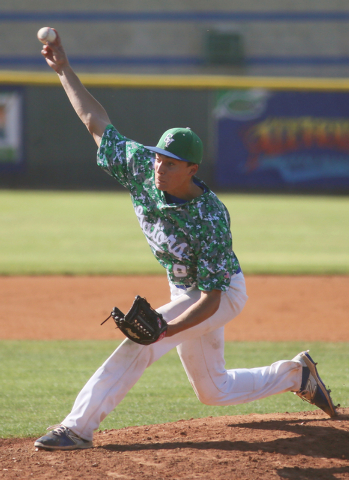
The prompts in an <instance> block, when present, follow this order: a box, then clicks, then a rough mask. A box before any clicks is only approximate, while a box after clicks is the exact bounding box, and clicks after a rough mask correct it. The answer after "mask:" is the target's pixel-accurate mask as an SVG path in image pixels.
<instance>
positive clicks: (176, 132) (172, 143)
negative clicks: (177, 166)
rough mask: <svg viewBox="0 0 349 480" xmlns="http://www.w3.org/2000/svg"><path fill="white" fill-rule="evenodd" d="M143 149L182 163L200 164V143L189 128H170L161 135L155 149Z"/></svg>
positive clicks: (201, 151)
mask: <svg viewBox="0 0 349 480" xmlns="http://www.w3.org/2000/svg"><path fill="white" fill-rule="evenodd" d="M145 148H147V149H148V150H151V151H152V152H156V153H159V154H161V155H166V156H167V157H171V158H175V159H176V160H183V161H184V162H193V163H197V164H200V163H201V161H202V154H203V145H202V141H201V140H200V138H199V137H198V136H197V135H196V133H194V132H193V130H191V129H190V128H189V127H187V128H170V129H169V130H166V132H165V133H164V134H163V135H162V137H161V138H160V140H159V141H158V144H157V145H156V147H145Z"/></svg>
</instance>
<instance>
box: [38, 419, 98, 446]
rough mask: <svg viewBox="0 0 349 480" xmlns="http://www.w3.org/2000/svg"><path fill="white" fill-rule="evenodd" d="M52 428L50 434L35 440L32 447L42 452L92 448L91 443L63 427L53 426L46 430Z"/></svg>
mask: <svg viewBox="0 0 349 480" xmlns="http://www.w3.org/2000/svg"><path fill="white" fill-rule="evenodd" d="M52 428H53V430H52V432H50V433H48V434H47V435H44V436H43V437H41V438H38V439H37V440H36V442H35V443H34V447H36V448H38V449H44V450H76V449H79V448H92V447H93V444H92V442H90V441H89V440H84V439H83V438H81V437H79V436H78V435H76V434H75V433H74V432H72V431H71V430H70V429H69V428H67V427H65V426H64V425H54V426H53V427H49V428H48V429H47V430H50V429H52Z"/></svg>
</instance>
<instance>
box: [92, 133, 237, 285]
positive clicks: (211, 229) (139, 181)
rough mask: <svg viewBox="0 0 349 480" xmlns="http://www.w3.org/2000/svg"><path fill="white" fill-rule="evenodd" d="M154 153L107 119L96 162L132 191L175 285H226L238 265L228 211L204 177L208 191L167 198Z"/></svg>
mask: <svg viewBox="0 0 349 480" xmlns="http://www.w3.org/2000/svg"><path fill="white" fill-rule="evenodd" d="M154 159H155V153H153V152H151V151H150V150H147V149H146V147H144V146H143V145H141V144H139V143H136V142H134V141H132V140H129V139H128V138H126V137H124V136H123V135H121V134H120V133H119V132H118V131H117V130H116V129H115V128H114V127H113V126H112V125H108V126H107V128H106V130H105V132H104V135H103V138H102V142H101V145H100V147H99V150H98V153H97V163H98V165H99V166H100V167H102V168H103V169H104V170H105V171H106V172H107V173H109V174H110V175H111V176H113V177H115V178H116V179H117V180H118V181H119V182H120V183H121V184H122V185H123V186H124V187H126V188H127V189H128V190H129V191H130V193H131V198H132V202H133V206H134V210H135V212H136V215H137V217H138V220H139V223H140V226H141V228H142V230H143V233H144V235H145V237H146V239H147V241H148V243H149V246H150V248H151V250H152V252H153V254H154V255H155V257H156V259H157V260H158V261H159V262H160V264H161V265H162V266H163V267H165V268H166V270H167V276H168V279H169V281H170V282H171V283H173V284H174V285H178V286H181V285H185V286H187V287H188V286H196V287H197V288H199V289H200V290H204V291H211V290H214V289H218V290H226V289H227V288H228V286H229V283H230V277H231V275H233V274H234V273H236V272H238V271H240V267H239V262H238V260H237V258H236V256H235V255H234V252H233V251H232V238H231V233H230V218H229V213H228V211H227V209H226V207H225V206H224V205H223V203H222V202H221V201H220V200H219V199H218V198H217V196H216V195H215V194H214V193H213V192H212V191H211V190H210V189H209V188H208V187H206V185H205V184H204V183H203V182H200V181H199V182H200V184H201V187H202V188H203V189H204V191H205V193H203V194H202V195H200V196H199V197H197V198H195V199H193V200H190V201H188V202H185V203H182V204H168V203H167V201H166V198H165V195H164V192H162V191H161V190H158V189H157V188H156V186H155V181H154Z"/></svg>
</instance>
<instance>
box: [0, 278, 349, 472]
mask: <svg viewBox="0 0 349 480" xmlns="http://www.w3.org/2000/svg"><path fill="white" fill-rule="evenodd" d="M246 280H247V289H248V294H249V301H248V303H247V305H246V307H245V310H244V312H243V313H242V314H240V316H239V317H238V318H237V319H235V320H234V321H233V322H231V324H229V325H228V327H227V329H226V340H240V341H243V340H255V341H258V340H273V341H282V340H302V341H304V340H308V341H334V342H335V341H349V328H348V312H349V295H348V292H349V277H347V276H343V277H341V276H331V277H327V276H321V277H297V276H295V277H279V276H278V277H273V276H248V277H247V279H246ZM136 294H141V295H143V296H146V297H147V298H148V300H149V301H150V302H151V303H152V304H153V305H154V306H159V305H161V304H163V303H166V302H167V301H168V300H169V293H168V286H167V283H166V279H165V278H163V277H123V278H121V277H0V296H1V307H2V308H1V312H0V326H1V329H0V332H1V333H0V338H1V339H112V338H121V337H120V336H119V334H118V332H117V330H115V329H114V328H112V324H110V325H109V326H108V324H106V326H104V327H100V325H99V324H100V322H101V321H102V320H104V319H105V318H106V317H107V316H108V315H109V312H110V309H111V308H112V307H113V306H114V305H117V306H118V307H119V308H121V309H122V310H127V309H128V307H129V306H130V304H131V302H132V301H133V299H134V296H135V295H136ZM339 414H340V415H339V416H338V417H336V418H335V419H329V418H328V417H327V416H326V415H325V414H324V413H323V412H322V411H321V410H319V411H315V412H304V413H297V414H294V413H293V414H289V413H283V414H280V413H279V414H268V415H255V414H251V415H246V416H231V417H226V416H225V417H219V418H211V417H210V418H206V419H192V420H189V421H183V420H181V421H178V422H175V423H170V424H164V425H151V426H143V427H129V428H125V429H121V430H109V431H99V432H98V433H97V434H96V436H95V448H94V449H91V450H86V451H73V452H54V453H51V452H43V451H37V452H36V451H35V449H34V447H33V439H6V440H1V439H0V478H8V479H14V478H17V479H18V478H20V479H29V478H36V479H39V480H41V479H50V478H64V479H74V480H75V479H80V478H83V479H106V478H115V479H124V480H147V479H156V480H161V479H173V480H175V479H176V480H177V479H178V480H179V479H188V480H194V479H201V480H226V479H227V480H228V479H248V480H251V479H256V480H257V479H258V480H259V479H263V480H264V479H274V478H286V479H290V480H291V479H297V480H298V479H299V480H301V479H304V480H308V479H309V480H310V479H314V480H318V479H326V480H330V479H349V449H348V445H349V408H346V409H339Z"/></svg>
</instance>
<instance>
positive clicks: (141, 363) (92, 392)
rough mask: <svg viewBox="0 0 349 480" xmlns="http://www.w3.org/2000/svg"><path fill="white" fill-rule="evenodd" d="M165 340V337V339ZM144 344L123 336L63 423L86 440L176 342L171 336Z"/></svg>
mask: <svg viewBox="0 0 349 480" xmlns="http://www.w3.org/2000/svg"><path fill="white" fill-rule="evenodd" d="M165 340H166V341H165ZM165 340H162V341H161V342H159V343H156V344H153V345H149V346H143V345H138V344H137V343H134V342H132V341H131V340H125V341H124V342H123V343H122V344H121V345H120V346H119V347H118V348H117V349H116V350H115V352H114V353H113V354H112V355H111V356H110V357H109V358H108V359H107V360H106V361H105V362H104V364H103V365H102V366H101V367H100V368H99V369H98V370H97V371H96V372H95V374H94V375H93V376H92V377H91V378H90V380H89V381H88V382H87V383H86V385H85V386H84V387H83V389H82V390H81V391H80V393H79V395H78V396H77V398H76V400H75V403H74V405H73V408H72V411H71V413H70V414H69V415H68V416H67V417H66V418H65V419H64V420H63V422H62V424H63V425H64V426H66V427H68V428H70V429H72V430H73V431H74V432H75V433H76V434H77V435H79V436H81V437H82V438H84V439H86V440H92V437H93V431H94V430H95V429H97V428H98V426H99V424H100V423H101V422H102V420H104V418H105V417H106V416H107V415H108V414H109V413H110V412H111V411H112V410H113V409H114V408H115V407H116V406H117V405H118V404H119V403H120V402H121V400H122V399H123V398H124V397H125V395H126V394H127V392H128V391H129V390H130V389H131V388H132V387H133V385H134V384H135V383H136V382H137V380H139V378H140V377H141V376H142V374H143V372H144V370H145V369H146V368H147V367H148V366H150V365H151V364H152V363H153V362H154V361H155V360H157V359H158V358H160V357H161V356H162V355H164V354H165V353H167V352H168V351H169V350H171V349H172V348H174V347H175V346H176V343H173V342H170V340H171V338H169V339H165Z"/></svg>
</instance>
